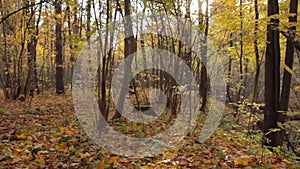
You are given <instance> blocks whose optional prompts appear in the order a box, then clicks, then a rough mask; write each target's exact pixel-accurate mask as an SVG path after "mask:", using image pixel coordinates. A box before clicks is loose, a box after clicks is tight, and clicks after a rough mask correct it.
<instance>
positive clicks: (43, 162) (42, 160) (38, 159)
mask: <svg viewBox="0 0 300 169" xmlns="http://www.w3.org/2000/svg"><path fill="white" fill-rule="evenodd" d="M35 161H36V162H38V163H40V164H45V160H44V159H42V158H37V159H35Z"/></svg>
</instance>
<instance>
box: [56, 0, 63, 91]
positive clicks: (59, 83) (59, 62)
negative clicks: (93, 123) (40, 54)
mask: <svg viewBox="0 0 300 169" xmlns="http://www.w3.org/2000/svg"><path fill="white" fill-rule="evenodd" d="M61 6H62V1H61V0H56V1H55V15H56V27H55V35H56V41H55V50H56V56H55V64H56V74H55V79H56V94H58V95H61V94H64V93H65V88H64V72H63V67H64V65H63V45H62V21H61V20H62V18H61V17H62V12H61Z"/></svg>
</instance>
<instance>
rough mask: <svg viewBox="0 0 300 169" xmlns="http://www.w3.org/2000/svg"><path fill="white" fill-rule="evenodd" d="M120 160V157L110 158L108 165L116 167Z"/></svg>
mask: <svg viewBox="0 0 300 169" xmlns="http://www.w3.org/2000/svg"><path fill="white" fill-rule="evenodd" d="M118 160H119V157H118V156H113V157H110V158H109V161H108V163H109V164H114V165H116V164H117V163H118Z"/></svg>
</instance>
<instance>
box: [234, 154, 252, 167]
mask: <svg viewBox="0 0 300 169" xmlns="http://www.w3.org/2000/svg"><path fill="white" fill-rule="evenodd" d="M250 162H251V158H250V157H249V156H241V157H239V158H237V159H235V160H234V165H241V166H247V165H249V163H250Z"/></svg>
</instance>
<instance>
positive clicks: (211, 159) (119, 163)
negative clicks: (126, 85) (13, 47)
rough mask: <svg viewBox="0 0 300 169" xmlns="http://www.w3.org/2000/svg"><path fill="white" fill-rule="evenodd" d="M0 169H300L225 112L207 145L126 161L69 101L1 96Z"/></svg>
mask: <svg viewBox="0 0 300 169" xmlns="http://www.w3.org/2000/svg"><path fill="white" fill-rule="evenodd" d="M0 97H1V98H0V117H1V119H0V120H1V123H0V138H1V142H0V168H99V169H101V168H129V169H130V168H146V169H148V168H197V169H198V168H248V169H250V168H298V167H300V165H299V164H297V161H296V160H293V159H292V158H290V157H287V156H284V154H278V153H272V152H270V151H269V150H267V149H266V148H263V147H262V145H261V133H259V132H257V133H255V134H253V133H252V134H250V135H249V134H247V133H248V132H247V131H246V129H247V126H246V124H247V118H246V117H245V118H244V117H242V115H241V116H239V117H238V118H237V117H233V114H234V113H233V110H232V109H228V108H227V109H226V111H225V115H224V118H223V119H222V122H221V124H220V127H219V129H218V130H217V131H215V134H214V135H213V136H212V137H211V138H209V139H208V140H207V141H206V142H205V143H199V142H197V141H196V138H197V137H196V132H191V133H190V134H189V136H187V137H186V138H185V139H184V140H183V142H182V144H181V146H180V147H178V148H174V149H171V150H169V151H166V152H164V153H162V154H159V155H149V156H148V157H145V158H138V159H129V158H126V157H120V156H117V155H114V154H111V153H109V152H108V151H107V150H105V149H103V148H101V147H99V146H97V145H95V144H94V143H93V142H92V140H91V139H89V137H88V136H87V135H86V134H85V132H84V130H83V128H82V126H81V125H80V123H79V121H78V119H77V118H76V114H75V111H74V107H73V104H72V98H71V96H53V95H47V96H46V95H44V96H37V97H35V98H33V99H32V101H30V99H29V100H26V101H25V102H21V101H10V100H5V99H4V98H3V97H2V96H0Z"/></svg>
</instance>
